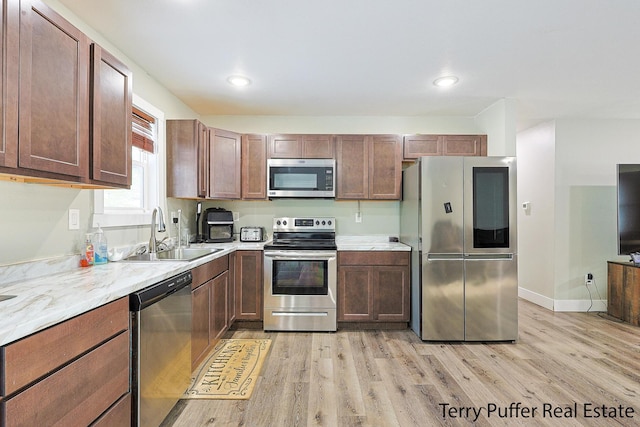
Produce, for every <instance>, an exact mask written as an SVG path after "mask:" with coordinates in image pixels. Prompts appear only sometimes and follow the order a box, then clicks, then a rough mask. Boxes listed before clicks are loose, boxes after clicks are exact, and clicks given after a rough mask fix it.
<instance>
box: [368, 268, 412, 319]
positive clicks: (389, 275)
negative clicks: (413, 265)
mask: <svg viewBox="0 0 640 427" xmlns="http://www.w3.org/2000/svg"><path fill="white" fill-rule="evenodd" d="M409 274H410V272H409V267H401V266H383V267H375V276H374V287H373V295H374V296H373V317H374V319H375V320H378V321H380V322H408V321H409V309H410V300H409V292H410V289H409Z"/></svg>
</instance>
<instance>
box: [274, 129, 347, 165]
mask: <svg viewBox="0 0 640 427" xmlns="http://www.w3.org/2000/svg"><path fill="white" fill-rule="evenodd" d="M268 146H269V158H273V159H276V158H279V159H283V158H292V159H333V158H334V151H335V148H334V146H335V143H334V138H333V136H332V135H316V134H303V135H287V134H284V135H269V137H268Z"/></svg>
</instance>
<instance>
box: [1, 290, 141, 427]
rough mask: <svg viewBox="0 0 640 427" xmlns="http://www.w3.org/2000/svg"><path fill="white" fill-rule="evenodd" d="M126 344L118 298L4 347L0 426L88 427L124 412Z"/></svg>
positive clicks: (125, 309) (125, 319) (125, 314)
mask: <svg viewBox="0 0 640 427" xmlns="http://www.w3.org/2000/svg"><path fill="white" fill-rule="evenodd" d="M129 341H130V337H129V300H128V298H121V299H119V300H117V301H114V302H112V303H109V304H107V305H104V306H102V307H99V308H97V309H95V310H92V311H89V312H87V313H85V314H82V315H80V316H77V317H74V318H72V319H70V320H67V321H65V322H62V323H60V324H58V325H55V326H52V327H50V328H48V329H45V330H43V331H41V332H37V333H35V334H33V335H30V336H28V337H25V338H23V339H21V340H19V341H16V342H15V343H11V344H8V345H6V346H4V347H3V348H2V353H3V355H4V356H3V358H2V364H3V366H2V372H3V373H4V375H3V376H2V396H4V398H3V400H1V401H0V409H1V410H0V413H1V418H2V419H1V420H0V424H1V425H45V424H46V425H89V424H91V423H92V422H93V421H95V420H97V419H98V418H99V417H101V416H102V417H105V416H106V417H107V418H109V415H107V414H108V413H109V412H111V410H113V409H114V408H115V407H116V406H118V407H119V404H120V403H121V402H124V406H125V409H126V401H127V399H130V394H129V392H130V387H129V371H130V360H129V358H130V350H129ZM114 404H115V405H114ZM36 407H37V408H38V410H37V411H35V410H33V408H36ZM115 412H119V413H120V414H121V411H118V410H116V411H115ZM113 415H114V416H116V418H118V419H122V417H119V416H117V414H115V413H113ZM129 415H130V412H129ZM125 420H126V421H125V424H122V425H128V423H129V422H130V416H129V417H128V418H125Z"/></svg>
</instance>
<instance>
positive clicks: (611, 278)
mask: <svg viewBox="0 0 640 427" xmlns="http://www.w3.org/2000/svg"><path fill="white" fill-rule="evenodd" d="M607 285H608V286H607V288H608V290H607V313H608V314H609V315H610V316H613V317H615V318H617V319H620V320H623V321H625V322H629V323H631V324H632V325H635V326H640V267H639V266H636V265H634V264H633V263H630V262H624V263H623V262H611V261H610V262H608V263H607Z"/></svg>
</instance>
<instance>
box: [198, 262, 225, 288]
mask: <svg viewBox="0 0 640 427" xmlns="http://www.w3.org/2000/svg"><path fill="white" fill-rule="evenodd" d="M228 269H229V255H225V256H222V257H220V258H216V259H214V260H213V261H209V262H208V263H206V264H202V265H200V266H198V267H196V268H194V269H193V270H191V274H192V275H193V281H192V282H191V289H195V288H197V287H198V286H200V285H202V284H203V283H205V282H207V281H208V280H211V279H213V278H214V277H216V276H218V275H220V274H221V273H223V272H225V271H227V270H228Z"/></svg>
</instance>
